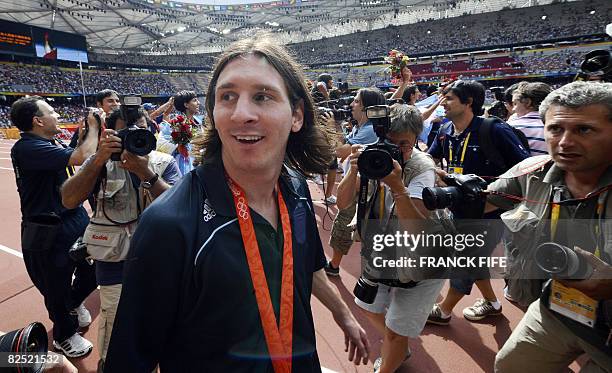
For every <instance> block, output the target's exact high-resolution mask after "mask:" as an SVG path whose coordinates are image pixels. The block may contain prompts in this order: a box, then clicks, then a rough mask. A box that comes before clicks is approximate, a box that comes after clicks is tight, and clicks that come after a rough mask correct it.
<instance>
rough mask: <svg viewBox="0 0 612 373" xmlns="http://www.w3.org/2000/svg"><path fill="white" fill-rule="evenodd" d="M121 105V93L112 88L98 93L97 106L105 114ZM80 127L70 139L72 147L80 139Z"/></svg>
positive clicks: (74, 146)
mask: <svg viewBox="0 0 612 373" xmlns="http://www.w3.org/2000/svg"><path fill="white" fill-rule="evenodd" d="M119 106H121V101H120V100H119V94H118V93H117V92H116V91H113V90H112V89H103V90H101V91H100V92H98V93H96V107H97V108H98V109H100V110H102V111H103V112H104V114H105V115H108V114H110V112H111V111H113V110H115V109H116V108H118V107H119ZM79 132H80V128H77V129H76V131H75V132H74V135H72V139H71V140H70V147H71V148H76V147H77V145H78V140H79Z"/></svg>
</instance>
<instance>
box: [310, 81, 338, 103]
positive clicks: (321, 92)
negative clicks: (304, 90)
mask: <svg viewBox="0 0 612 373" xmlns="http://www.w3.org/2000/svg"><path fill="white" fill-rule="evenodd" d="M333 88H334V78H333V77H332V76H331V75H329V74H321V75H319V77H318V78H317V84H315V85H314V86H313V87H312V91H311V92H310V94H311V95H312V99H313V100H314V102H315V104H318V103H320V102H322V101H328V100H329V99H330V97H329V92H330V91H331V90H332V89H333Z"/></svg>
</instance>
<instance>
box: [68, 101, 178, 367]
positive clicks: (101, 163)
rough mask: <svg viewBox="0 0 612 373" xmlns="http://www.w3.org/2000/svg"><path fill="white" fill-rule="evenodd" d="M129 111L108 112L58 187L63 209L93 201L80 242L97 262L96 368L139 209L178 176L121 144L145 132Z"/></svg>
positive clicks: (141, 119)
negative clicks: (90, 151) (83, 156)
mask: <svg viewBox="0 0 612 373" xmlns="http://www.w3.org/2000/svg"><path fill="white" fill-rule="evenodd" d="M128 110H130V109H129V107H128V106H127V105H123V110H122V109H116V110H115V111H113V112H111V114H110V115H109V116H108V118H107V120H106V122H107V126H108V129H106V130H105V131H104V132H103V134H102V137H101V139H100V144H99V147H98V151H97V152H96V153H95V154H94V155H93V156H92V157H90V158H89V159H88V160H87V161H86V162H85V163H84V164H83V167H81V169H79V171H78V172H77V173H76V175H75V176H74V178H73V179H70V180H68V181H66V183H64V185H63V186H62V202H63V204H64V206H67V207H71V206H74V205H78V204H79V203H81V202H82V201H83V200H85V198H87V196H88V195H89V194H90V193H92V191H93V193H94V196H95V198H96V206H97V207H96V211H95V212H94V215H93V217H92V218H91V223H90V224H89V225H88V226H87V229H86V231H85V234H84V235H83V243H84V244H85V245H87V253H88V254H89V256H90V257H91V258H93V259H95V260H96V279H97V282H98V284H99V285H100V316H101V318H100V321H99V331H98V344H99V351H100V363H99V370H101V367H102V366H103V364H104V359H105V358H106V350H107V348H108V343H109V340H110V335H111V331H112V328H113V322H114V318H115V313H116V310H117V305H118V302H119V296H120V294H121V283H122V272H123V259H124V258H125V256H126V254H127V250H128V247H129V244H130V238H131V236H132V234H133V233H134V231H135V230H136V226H137V224H138V219H139V217H140V214H141V213H142V211H143V210H144V209H145V208H146V207H147V206H149V205H150V204H151V202H152V201H153V200H154V199H155V198H157V197H158V196H159V195H160V194H162V193H163V192H164V191H165V190H167V189H168V188H170V185H172V184H174V183H175V182H176V181H177V180H178V178H179V174H178V168H177V165H176V162H175V161H174V159H173V158H172V157H171V156H169V155H167V154H164V153H160V152H157V151H151V152H150V153H149V154H148V155H145V156H139V155H136V154H133V153H131V152H129V151H128V150H124V147H127V144H124V143H123V141H126V142H127V141H128V137H123V136H122V137H123V140H122V137H119V136H120V134H121V133H122V131H133V130H134V129H136V130H137V129H142V130H145V131H148V129H147V122H146V113H145V111H144V109H143V108H141V107H140V106H136V107H132V108H131V110H132V113H130V112H128ZM126 119H127V121H126ZM123 133H125V132H123ZM148 133H149V134H150V132H148ZM150 135H151V136H152V134H150ZM152 147H153V148H154V144H152ZM113 154H115V155H120V160H118V161H114V160H113V159H112V156H113Z"/></svg>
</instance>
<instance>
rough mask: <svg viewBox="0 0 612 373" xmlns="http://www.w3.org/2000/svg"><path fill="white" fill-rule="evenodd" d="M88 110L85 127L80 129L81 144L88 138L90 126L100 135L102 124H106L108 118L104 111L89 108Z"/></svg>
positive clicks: (84, 121) (84, 122)
mask: <svg viewBox="0 0 612 373" xmlns="http://www.w3.org/2000/svg"><path fill="white" fill-rule="evenodd" d="M88 110H89V112H88V114H87V117H86V118H85V120H83V125H82V127H81V128H80V129H79V144H80V143H81V142H83V140H85V139H86V138H87V135H88V134H89V128H90V126H93V128H94V130H95V132H96V133H97V134H99V133H100V130H101V129H102V123H104V120H105V118H106V117H105V113H104V111H102V110H100V109H98V108H88Z"/></svg>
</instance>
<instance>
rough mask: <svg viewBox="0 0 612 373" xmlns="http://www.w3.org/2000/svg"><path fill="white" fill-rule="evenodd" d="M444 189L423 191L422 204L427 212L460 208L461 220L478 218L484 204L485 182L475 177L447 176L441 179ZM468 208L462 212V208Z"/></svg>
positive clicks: (437, 188)
mask: <svg viewBox="0 0 612 373" xmlns="http://www.w3.org/2000/svg"><path fill="white" fill-rule="evenodd" d="M442 180H443V181H444V182H445V183H446V185H448V186H446V187H434V188H424V189H423V204H425V207H426V208H427V209H428V210H436V209H444V208H447V207H448V208H450V209H451V211H453V212H456V210H457V209H459V208H461V209H462V211H461V212H462V213H463V214H461V215H464V216H461V217H463V218H480V217H482V211H484V210H483V209H484V204H485V202H486V199H485V198H484V196H485V192H484V191H485V190H486V189H487V182H486V181H484V180H483V179H482V178H481V177H479V176H476V175H461V174H448V175H446V176H445V177H444V178H443V179H442ZM465 207H468V209H466V210H465V211H464V209H463V208H465Z"/></svg>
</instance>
